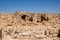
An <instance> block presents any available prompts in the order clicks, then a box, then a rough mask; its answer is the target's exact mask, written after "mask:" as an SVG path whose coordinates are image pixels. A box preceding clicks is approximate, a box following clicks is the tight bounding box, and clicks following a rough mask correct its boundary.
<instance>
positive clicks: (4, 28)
mask: <svg viewBox="0 0 60 40" xmlns="http://www.w3.org/2000/svg"><path fill="white" fill-rule="evenodd" d="M0 40H60V14H46V13H44V14H41V13H40V14H37V13H36V14H35V13H27V12H15V14H6V13H5V14H0Z"/></svg>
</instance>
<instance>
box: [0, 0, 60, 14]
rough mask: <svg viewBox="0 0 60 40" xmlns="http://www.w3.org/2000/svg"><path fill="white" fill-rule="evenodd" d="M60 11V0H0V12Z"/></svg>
mask: <svg viewBox="0 0 60 40" xmlns="http://www.w3.org/2000/svg"><path fill="white" fill-rule="evenodd" d="M16 11H23V12H51V13H52V12H54V13H60V0H0V12H16Z"/></svg>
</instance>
